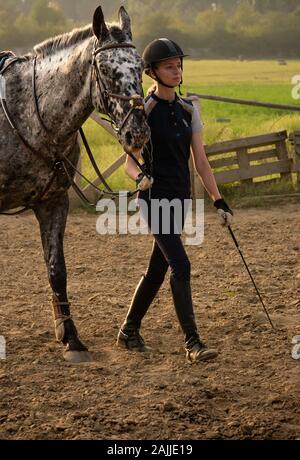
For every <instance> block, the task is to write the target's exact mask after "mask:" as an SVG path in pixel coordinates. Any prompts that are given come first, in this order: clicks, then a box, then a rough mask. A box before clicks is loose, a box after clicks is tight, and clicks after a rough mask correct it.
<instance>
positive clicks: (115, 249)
mask: <svg viewBox="0 0 300 460" xmlns="http://www.w3.org/2000/svg"><path fill="white" fill-rule="evenodd" d="M96 218H97V216H93V215H87V214H84V213H79V214H72V215H70V216H69V221H68V226H67V231H66V239H65V252H66V261H67V266H68V291H69V296H70V300H71V302H72V313H73V317H74V319H75V322H76V325H77V327H78V330H79V333H80V337H81V338H82V340H83V341H84V343H85V344H86V345H87V346H88V347H89V349H90V350H91V351H92V352H93V355H94V359H95V361H94V362H93V363H89V364H81V365H71V364H68V363H66V362H64V361H63V359H62V348H61V346H60V345H59V344H57V343H56V342H55V339H54V332H53V325H52V313H51V307H50V299H51V293H50V288H49V286H48V281H47V276H46V269H45V266H44V261H43V256H42V251H41V243H40V239H39V232H38V226H37V224H36V221H35V219H34V217H33V215H31V214H29V215H25V216H19V217H10V218H7V217H1V218H0V226H1V258H0V271H1V291H0V335H2V336H4V337H5V339H6V348H7V358H6V360H1V361H0V393H1V396H0V438H1V439H125V440H126V439H157V440H158V439H176V440H180V439H298V438H300V404H299V399H300V385H299V381H300V360H295V359H293V358H292V356H291V352H292V348H293V345H292V344H291V340H292V338H293V337H294V336H295V335H297V334H300V260H299V254H300V234H299V224H300V219H299V204H298V205H291V204H287V205H285V206H281V207H274V208H269V209H254V208H252V209H246V210H237V211H236V215H235V218H236V220H235V224H234V227H233V228H234V230H235V233H236V236H237V238H238V240H239V242H240V246H241V249H242V250H243V252H244V255H245V258H246V260H247V262H248V263H249V265H250V267H251V270H252V273H253V275H254V277H255V279H256V281H257V284H258V286H259V288H260V289H261V292H262V295H263V297H264V300H265V302H266V305H267V307H268V309H269V312H270V314H271V317H272V319H273V321H274V323H275V324H276V326H277V327H279V328H280V330H277V332H275V333H274V332H273V331H272V330H271V327H270V324H269V323H268V322H267V320H266V317H265V315H264V313H263V310H262V307H261V304H260V303H259V301H258V299H257V297H256V294H255V291H254V289H253V286H252V285H251V283H250V280H249V277H248V275H247V273H246V271H245V269H244V266H243V265H242V263H241V260H240V257H239V254H238V252H237V250H236V248H235V246H234V245H233V242H232V240H231V239H230V236H229V234H228V232H227V230H224V229H222V228H221V227H219V224H218V221H217V218H216V215H215V213H214V212H213V211H211V212H209V213H208V214H206V224H205V240H204V243H203V245H202V246H200V247H199V246H196V247H195V246H188V247H187V252H188V254H189V257H190V260H191V263H192V287H193V296H194V301H195V311H196V315H197V319H198V323H199V329H200V332H201V335H202V337H203V339H204V340H205V341H206V342H207V343H208V344H209V345H210V346H213V347H215V348H217V349H218V350H219V352H220V355H219V357H218V358H217V359H216V360H215V361H214V362H209V363H201V364H199V365H192V366H191V365H189V364H188V363H186V362H185V355H184V349H183V337H182V334H181V332H180V329H179V327H178V324H177V320H176V317H175V312H174V307H173V304H172V300H171V292H170V288H169V283H168V279H166V281H165V284H164V286H163V287H162V290H161V292H160V294H159V296H158V298H157V299H156V300H155V301H154V304H153V306H152V308H151V309H150V311H149V313H148V315H147V317H146V319H145V321H144V325H143V330H142V334H143V336H144V338H145V340H146V341H147V343H148V344H149V345H150V346H152V347H153V352H151V353H150V354H147V355H145V354H137V353H129V352H124V351H120V350H118V349H116V348H115V345H114V344H115V338H116V335H117V331H118V327H119V326H120V324H121V323H122V321H123V319H124V316H125V314H126V311H127V306H128V305H129V302H130V298H131V296H132V293H133V291H134V289H135V286H136V284H137V282H138V280H139V278H140V275H141V274H142V273H143V271H144V269H145V268H146V264H147V258H148V254H149V252H150V250H151V244H152V238H151V236H133V235H125V236H124V235H122V236H100V235H97V233H96V231H95V224H96Z"/></svg>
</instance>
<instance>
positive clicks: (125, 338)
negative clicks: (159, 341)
mask: <svg viewBox="0 0 300 460" xmlns="http://www.w3.org/2000/svg"><path fill="white" fill-rule="evenodd" d="M160 286H161V283H152V282H151V281H149V280H148V279H147V278H146V277H145V276H142V278H141V280H140V282H139V284H138V285H137V287H136V290H135V293H134V295H133V298H132V301H131V305H130V307H129V310H128V313H127V316H126V319H125V322H124V323H123V325H122V327H121V329H120V331H119V333H118V338H117V346H118V347H121V348H125V349H127V350H132V351H141V352H143V351H149V350H150V348H149V347H147V346H146V345H145V342H144V340H143V338H142V336H141V335H140V333H139V330H140V327H141V322H142V319H143V318H144V316H145V314H146V313H147V311H148V309H149V307H150V305H151V303H152V302H153V300H154V297H155V296H156V294H157V293H158V291H159V288H160Z"/></svg>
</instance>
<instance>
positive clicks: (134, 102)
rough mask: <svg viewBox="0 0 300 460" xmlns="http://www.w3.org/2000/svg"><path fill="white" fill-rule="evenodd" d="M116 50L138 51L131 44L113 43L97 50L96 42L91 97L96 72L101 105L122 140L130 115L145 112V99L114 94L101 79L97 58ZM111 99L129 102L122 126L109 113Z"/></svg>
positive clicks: (137, 96) (138, 95) (137, 95)
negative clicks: (100, 54) (123, 130)
mask: <svg viewBox="0 0 300 460" xmlns="http://www.w3.org/2000/svg"><path fill="white" fill-rule="evenodd" d="M116 48H134V49H136V48H135V46H134V45H133V44H131V43H111V44H110V45H104V46H101V47H99V48H96V42H95V44H94V50H93V60H92V66H91V83H90V85H91V86H90V95H92V82H93V72H95V74H96V83H97V85H98V89H99V99H100V105H101V107H102V108H103V109H104V111H105V113H106V114H107V116H108V117H109V118H110V120H108V121H109V122H110V123H111V125H112V127H113V129H114V131H115V133H116V135H117V137H118V138H120V136H121V131H122V129H123V128H124V126H125V124H126V122H127V120H128V118H129V117H130V115H131V114H132V113H133V112H134V111H135V110H142V111H143V112H144V99H143V96H141V95H140V94H133V95H132V96H123V95H122V94H116V93H112V92H111V91H108V89H107V88H106V86H105V83H104V82H103V80H102V78H101V75H100V71H99V68H98V66H97V62H96V56H97V55H98V54H99V53H101V52H102V51H106V50H111V49H116ZM109 98H115V99H120V100H121V101H128V102H129V103H130V105H131V108H130V110H129V111H128V112H127V114H126V115H125V117H124V119H123V121H122V122H121V123H120V125H118V123H117V122H116V121H115V119H114V117H113V116H112V115H111V113H110V111H109V106H108V101H109ZM91 99H92V96H91Z"/></svg>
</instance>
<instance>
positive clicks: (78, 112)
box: [0, 7, 149, 362]
mask: <svg viewBox="0 0 300 460" xmlns="http://www.w3.org/2000/svg"><path fill="white" fill-rule="evenodd" d="M1 74H2V76H1V78H2V97H1V99H2V108H1V105H0V213H2V214H3V213H4V212H7V211H8V210H12V209H15V208H17V207H20V206H24V207H25V208H28V209H32V210H33V211H34V213H35V215H36V217H37V220H38V222H39V225H40V231H41V238H42V244H43V249H44V256H45V261H46V264H47V268H48V276H49V282H50V285H51V287H52V290H53V311H54V323H55V334H56V338H57V340H58V341H60V342H62V343H63V344H64V345H65V348H64V358H65V359H66V360H68V361H71V362H81V361H90V360H91V355H90V353H89V352H88V350H87V348H86V346H85V345H83V344H82V342H81V341H80V339H79V337H78V334H77V330H76V327H75V325H74V322H73V320H72V318H71V316H70V305H69V302H68V297H67V290H66V266H65V260H64V251H63V239H64V231H65V225H66V219H67V214H68V204H69V202H68V193H67V190H68V188H69V186H70V180H69V178H68V175H70V176H73V175H74V169H73V168H72V167H71V163H72V164H73V165H76V164H77V161H78V158H79V154H80V149H79V143H78V129H79V128H80V127H81V125H82V124H83V123H84V121H85V120H86V119H87V118H88V117H89V115H90V114H91V113H92V111H93V110H94V108H97V109H98V110H99V111H100V112H101V113H106V114H107V115H108V116H109V117H110V118H111V119H112V120H113V121H114V124H115V126H116V127H117V128H118V136H119V141H120V143H121V144H122V146H123V148H124V149H125V151H127V152H129V153H130V152H134V151H136V150H139V149H141V148H142V147H143V146H144V145H145V144H146V143H147V141H148V139H149V128H148V125H147V123H146V117H145V113H144V110H143V106H142V86H141V75H142V61H141V58H140V56H139V54H138V53H137V51H136V49H135V47H134V45H133V44H132V35H131V26H130V18H129V16H128V14H127V12H126V11H125V9H124V8H123V7H121V8H120V10H119V23H118V24H106V23H105V21H104V17H103V13H102V9H101V7H98V8H97V9H96V11H95V13H94V17H93V25H92V26H87V27H84V28H82V29H76V30H74V31H73V32H70V33H68V34H64V35H61V36H58V37H55V38H51V39H49V40H47V41H45V42H43V43H41V44H39V45H37V46H35V48H34V52H33V53H32V54H30V55H27V56H24V57H21V58H17V59H9V60H8V61H7V62H6V63H5V64H4V69H2V71H1ZM4 86H5V88H4Z"/></svg>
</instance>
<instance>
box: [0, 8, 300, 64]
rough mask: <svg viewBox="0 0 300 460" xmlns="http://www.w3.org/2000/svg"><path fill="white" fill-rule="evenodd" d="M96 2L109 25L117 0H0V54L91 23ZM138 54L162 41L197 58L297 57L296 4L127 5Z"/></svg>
mask: <svg viewBox="0 0 300 460" xmlns="http://www.w3.org/2000/svg"><path fill="white" fill-rule="evenodd" d="M99 3H101V5H102V7H103V11H104V13H105V17H106V19H107V21H110V20H115V19H116V15H117V10H118V8H119V6H120V1H119V0H102V1H101V0H85V1H84V2H83V1H82V0H52V1H49V0H9V1H7V0H0V50H1V49H12V50H21V51H22V52H25V51H28V50H30V48H31V47H32V46H33V45H34V44H36V43H38V42H40V41H42V40H44V39H45V38H48V37H50V36H53V35H57V34H60V33H63V32H67V31H69V30H71V29H72V28H74V27H77V26H81V25H85V24H87V23H88V22H90V21H91V17H92V14H93V11H94V9H95V8H96V7H97V6H98V5H99ZM122 3H123V4H125V7H126V8H127V10H128V12H129V14H130V16H131V20H132V29H133V34H134V41H135V43H136V44H137V46H138V48H139V50H140V51H141V50H142V49H143V47H144V46H145V44H146V43H148V42H149V41H150V40H152V39H154V38H156V37H160V36H162V35H163V36H165V37H169V38H171V39H173V40H175V41H177V42H178V43H179V44H180V45H181V46H182V47H183V48H184V50H185V51H186V52H188V53H189V54H191V55H192V56H194V57H198V58H233V57H238V56H243V57H245V58H268V57H269V58H277V57H278V58H281V57H284V58H299V57H300V47H299V43H300V1H299V0H222V1H220V0H215V1H212V0H149V1H147V2H144V0H127V1H125V2H124V1H123V2H122Z"/></svg>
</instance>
